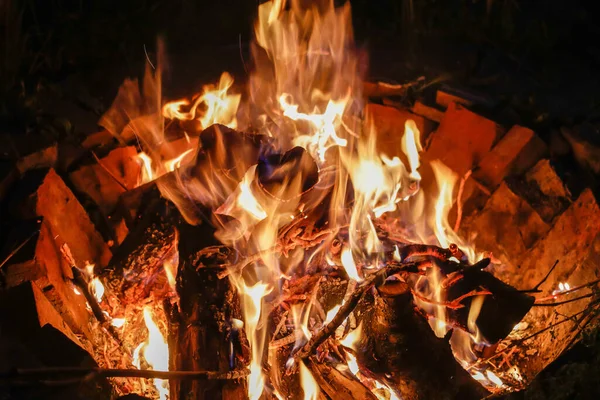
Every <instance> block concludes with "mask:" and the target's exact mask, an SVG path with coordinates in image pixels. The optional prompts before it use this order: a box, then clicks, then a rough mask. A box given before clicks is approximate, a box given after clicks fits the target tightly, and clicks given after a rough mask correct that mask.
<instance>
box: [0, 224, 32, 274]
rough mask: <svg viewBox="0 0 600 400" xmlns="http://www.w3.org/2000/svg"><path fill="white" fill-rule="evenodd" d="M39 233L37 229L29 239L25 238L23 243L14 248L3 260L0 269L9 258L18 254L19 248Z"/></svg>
mask: <svg viewBox="0 0 600 400" xmlns="http://www.w3.org/2000/svg"><path fill="white" fill-rule="evenodd" d="M38 233H40V231H39V229H36V230H35V231H34V232H33V233H32V234H31V235H29V237H28V238H27V239H25V240H24V241H23V243H21V244H20V245H18V246H17V247H16V248H15V249H13V251H11V252H10V253H9V254H8V256H6V258H5V259H4V260H2V262H1V263H0V269H2V267H3V266H4V264H6V263H7V262H8V260H10V259H11V258H12V257H13V256H14V255H15V254H17V253H18V252H19V250H21V249H22V248H23V246H25V245H26V244H27V243H29V241H30V240H31V239H32V238H33V237H34V236H35V235H37V234H38Z"/></svg>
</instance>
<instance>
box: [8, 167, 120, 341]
mask: <svg viewBox="0 0 600 400" xmlns="http://www.w3.org/2000/svg"><path fill="white" fill-rule="evenodd" d="M9 204H13V205H15V207H14V208H13V207H8V208H9V209H13V210H15V209H16V208H18V209H19V210H20V211H21V213H22V215H23V216H25V217H28V218H37V219H39V220H40V221H41V225H40V227H39V229H40V234H39V236H38V237H37V239H36V240H35V241H33V242H32V243H34V244H35V246H32V248H31V249H29V250H27V251H28V253H27V254H25V253H23V256H22V257H23V258H22V259H21V261H20V262H27V261H28V260H29V261H31V260H35V265H36V267H37V268H39V269H40V270H42V271H43V273H42V274H41V276H39V277H38V278H37V279H36V280H35V283H36V285H38V287H39V288H40V289H42V291H43V292H44V294H45V295H46V297H47V298H48V299H49V300H50V302H51V303H52V304H53V306H54V307H55V308H56V309H57V310H59V312H60V313H61V315H63V318H64V319H65V321H66V322H67V323H68V324H69V327H70V328H71V330H73V332H75V333H78V334H84V335H86V336H87V337H89V338H91V336H92V333H91V332H90V329H89V314H88V312H87V310H86V307H85V299H83V298H82V297H81V296H78V295H77V294H76V293H75V291H74V289H73V285H72V283H71V279H72V278H73V275H72V271H71V266H70V265H68V264H67V263H66V262H65V260H64V259H63V257H62V255H61V253H60V248H61V247H62V245H63V244H65V243H66V244H68V245H69V247H70V248H71V250H72V254H73V257H74V259H75V261H76V264H77V265H78V266H79V267H83V266H85V265H86V264H88V263H89V264H94V263H95V264H97V265H100V266H102V265H106V263H107V262H108V260H109V258H110V251H109V250H108V247H107V246H106V244H105V243H104V241H103V240H102V238H101V236H100V235H99V234H98V232H97V231H96V229H95V228H94V226H93V224H92V223H91V221H90V220H89V218H88V216H87V214H86V212H85V210H84V209H83V207H82V206H81V205H80V204H79V202H78V201H77V199H76V198H75V196H74V195H73V193H72V192H71V191H70V190H69V189H68V187H67V186H66V185H65V183H64V182H63V181H62V179H61V178H60V177H59V176H58V175H57V174H56V172H55V171H54V170H50V171H49V172H48V173H45V171H32V172H30V173H28V174H27V175H26V176H25V177H24V178H23V180H22V181H21V182H20V185H19V187H18V188H17V190H14V191H13V192H12V193H11V199H10V201H9ZM15 215H17V214H16V213H14V214H13V217H14V216H15ZM24 250H26V249H24Z"/></svg>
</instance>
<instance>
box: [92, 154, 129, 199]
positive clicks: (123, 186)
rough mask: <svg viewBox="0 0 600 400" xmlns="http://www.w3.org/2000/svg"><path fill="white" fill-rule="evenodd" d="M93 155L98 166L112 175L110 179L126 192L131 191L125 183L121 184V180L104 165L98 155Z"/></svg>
mask: <svg viewBox="0 0 600 400" xmlns="http://www.w3.org/2000/svg"><path fill="white" fill-rule="evenodd" d="M92 155H93V156H94V158H95V159H96V162H97V163H98V165H99V166H100V167H101V168H102V169H103V170H104V171H106V173H107V174H108V175H110V177H111V178H112V179H113V180H114V181H115V182H117V184H118V185H119V186H121V187H122V188H123V189H124V190H125V191H126V192H127V191H128V190H129V189H128V188H127V186H125V184H124V183H123V182H121V180H120V179H119V178H117V177H116V176H115V175H114V174H113V173H112V172H110V170H109V169H108V167H107V166H106V165H104V163H103V162H102V161H101V160H100V158H98V156H97V155H96V153H94V152H93V151H92Z"/></svg>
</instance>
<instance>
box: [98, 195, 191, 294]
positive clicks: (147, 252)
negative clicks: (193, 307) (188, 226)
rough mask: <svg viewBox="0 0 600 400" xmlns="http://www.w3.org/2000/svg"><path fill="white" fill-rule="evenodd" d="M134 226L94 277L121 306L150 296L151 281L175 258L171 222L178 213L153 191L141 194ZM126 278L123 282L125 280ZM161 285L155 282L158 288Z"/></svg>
mask: <svg viewBox="0 0 600 400" xmlns="http://www.w3.org/2000/svg"><path fill="white" fill-rule="evenodd" d="M141 204H142V205H143V206H142V208H141V209H140V214H139V216H138V218H137V223H136V224H135V226H134V227H132V230H131V231H129V234H128V235H127V237H126V238H125V240H124V241H123V242H122V243H121V245H120V246H119V247H118V248H117V249H116V251H115V253H114V256H113V257H112V258H111V260H110V262H109V264H108V265H107V266H106V267H105V268H102V267H100V268H97V269H96V273H97V274H99V275H100V276H101V277H102V280H103V281H104V282H105V284H106V285H107V286H108V287H109V288H110V290H112V291H113V293H116V294H117V295H118V296H119V298H120V299H121V301H122V302H125V303H129V302H139V301H140V300H142V299H144V298H146V297H147V296H149V295H150V293H151V291H152V290H151V289H152V287H154V285H153V284H152V282H154V281H155V279H154V278H153V277H155V276H157V275H158V274H157V273H158V272H159V271H161V270H162V268H163V265H164V263H165V262H166V261H169V256H170V255H172V254H175V248H176V233H175V222H176V221H177V219H178V218H180V214H179V212H178V211H177V210H176V209H175V207H174V206H173V205H172V204H171V203H169V202H168V201H167V200H165V199H163V198H162V197H161V196H160V193H159V191H158V189H157V188H156V187H151V188H150V189H149V190H148V191H146V192H144V193H143V197H142V201H141ZM125 277H126V278H125ZM160 283H161V282H156V284H157V285H160Z"/></svg>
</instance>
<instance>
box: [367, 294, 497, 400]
mask: <svg viewBox="0 0 600 400" xmlns="http://www.w3.org/2000/svg"><path fill="white" fill-rule="evenodd" d="M369 299H370V300H369V301H367V302H365V305H364V306H363V307H364V308H362V309H361V310H360V316H361V317H360V318H359V319H360V320H361V321H362V326H363V329H364V332H365V334H364V335H363V340H361V341H360V342H359V344H358V347H357V349H356V354H357V358H358V362H359V366H361V371H363V372H364V373H365V375H367V376H368V377H371V378H374V379H377V380H379V381H381V382H385V383H386V384H388V385H389V386H391V387H393V388H395V389H396V390H397V391H398V394H399V395H400V396H401V398H403V399H408V400H416V399H430V398H435V399H459V398H460V399H479V398H482V397H483V396H484V395H485V393H486V391H485V389H483V387H482V386H481V385H480V384H479V383H477V382H476V381H475V380H473V379H472V378H471V377H470V376H469V374H468V373H467V372H466V371H465V370H464V369H463V368H462V367H461V366H460V365H459V364H458V362H457V361H456V360H455V359H454V356H453V354H452V352H451V350H450V346H449V343H448V340H447V339H442V338H437V337H436V336H435V334H434V333H433V331H432V330H431V327H430V326H429V324H428V323H427V321H426V320H425V319H424V318H422V317H421V316H420V315H418V314H417V313H415V311H414V305H413V297H412V295H411V293H410V292H406V293H404V294H401V295H399V296H395V297H392V298H390V297H386V298H384V297H381V296H374V297H370V298H369Z"/></svg>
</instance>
